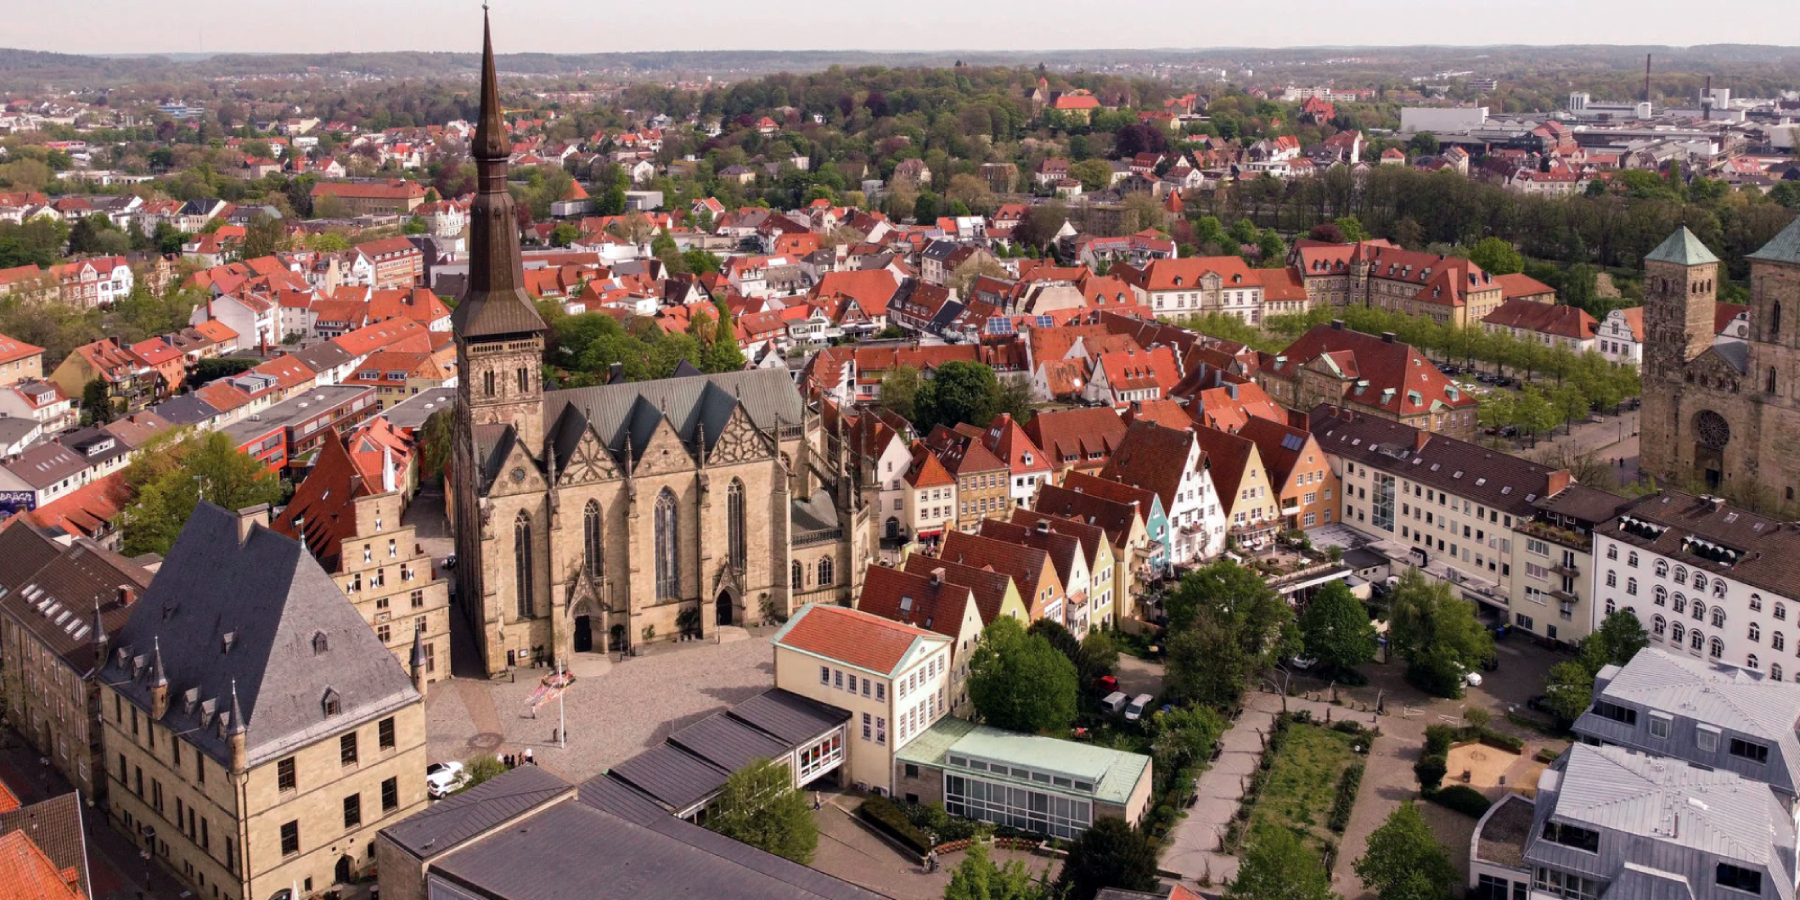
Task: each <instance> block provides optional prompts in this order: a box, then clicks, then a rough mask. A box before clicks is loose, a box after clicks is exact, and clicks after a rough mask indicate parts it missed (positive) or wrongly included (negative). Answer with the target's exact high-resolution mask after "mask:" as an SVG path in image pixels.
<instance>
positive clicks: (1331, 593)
mask: <svg viewBox="0 0 1800 900" xmlns="http://www.w3.org/2000/svg"><path fill="white" fill-rule="evenodd" d="M1300 639H1301V643H1302V644H1303V645H1304V646H1305V647H1306V653H1307V655H1309V656H1311V657H1313V658H1314V659H1316V660H1318V661H1319V663H1321V664H1322V665H1324V666H1326V667H1327V668H1329V669H1333V670H1337V669H1351V668H1355V667H1357V666H1360V665H1362V664H1363V663H1366V662H1368V661H1370V660H1372V659H1374V658H1375V649H1376V642H1375V625H1374V624H1373V623H1372V622H1370V621H1369V611H1368V610H1367V609H1365V608H1363V604H1362V601H1361V600H1358V599H1356V595H1354V594H1352V593H1350V588H1349V587H1348V586H1347V585H1345V584H1344V582H1342V581H1332V582H1330V583H1329V584H1326V585H1325V586H1324V587H1322V588H1320V589H1319V591H1318V592H1317V593H1315V594H1314V595H1313V598H1312V599H1311V600H1309V601H1307V604H1306V609H1304V610H1302V611H1301V612H1300Z"/></svg>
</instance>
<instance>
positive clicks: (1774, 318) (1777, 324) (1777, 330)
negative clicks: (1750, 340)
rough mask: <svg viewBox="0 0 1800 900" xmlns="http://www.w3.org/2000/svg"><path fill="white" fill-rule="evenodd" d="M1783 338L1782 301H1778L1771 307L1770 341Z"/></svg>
mask: <svg viewBox="0 0 1800 900" xmlns="http://www.w3.org/2000/svg"><path fill="white" fill-rule="evenodd" d="M1780 337H1781V301H1780V300H1777V301H1775V302H1774V303H1773V304H1771V305H1770V306H1769V340H1771V341H1773V340H1777V339H1779V338H1780Z"/></svg>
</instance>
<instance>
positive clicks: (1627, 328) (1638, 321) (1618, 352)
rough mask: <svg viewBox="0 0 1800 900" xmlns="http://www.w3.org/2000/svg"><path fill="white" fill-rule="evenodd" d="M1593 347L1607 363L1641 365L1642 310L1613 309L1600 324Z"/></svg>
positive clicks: (1642, 358)
mask: <svg viewBox="0 0 1800 900" xmlns="http://www.w3.org/2000/svg"><path fill="white" fill-rule="evenodd" d="M1594 338H1595V340H1594V347H1595V349H1597V350H1599V351H1600V355H1601V356H1604V357H1606V360H1607V361H1608V362H1614V363H1628V364H1630V365H1634V366H1636V365H1641V364H1643V362H1644V310H1643V307H1640V306H1634V307H1632V308H1630V309H1615V310H1613V311H1612V312H1609V313H1607V314H1606V318H1605V319H1603V320H1602V321H1601V322H1600V332H1599V333H1598V334H1596V335H1595V336H1594Z"/></svg>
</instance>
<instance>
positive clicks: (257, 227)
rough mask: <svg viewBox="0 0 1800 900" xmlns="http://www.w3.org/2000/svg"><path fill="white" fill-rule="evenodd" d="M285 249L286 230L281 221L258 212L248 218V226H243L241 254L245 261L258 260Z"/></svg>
mask: <svg viewBox="0 0 1800 900" xmlns="http://www.w3.org/2000/svg"><path fill="white" fill-rule="evenodd" d="M286 247H287V229H286V228H284V227H283V226H282V224H281V220H280V219H278V218H276V217H274V216H271V215H269V214H268V213H266V212H259V213H257V214H256V215H254V216H251V217H250V224H249V225H246V226H244V243H243V247H242V248H241V254H242V256H243V258H245V259H259V258H261V257H264V256H270V255H272V254H274V253H275V252H276V251H278V250H283V249H286Z"/></svg>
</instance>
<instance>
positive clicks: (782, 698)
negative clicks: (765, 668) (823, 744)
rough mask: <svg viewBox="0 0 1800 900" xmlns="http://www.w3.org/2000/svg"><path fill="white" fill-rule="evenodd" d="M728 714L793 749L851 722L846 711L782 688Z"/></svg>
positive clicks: (741, 704)
mask: <svg viewBox="0 0 1800 900" xmlns="http://www.w3.org/2000/svg"><path fill="white" fill-rule="evenodd" d="M727 714H728V715H730V716H731V717H732V718H734V719H737V720H738V721H740V722H743V723H745V724H746V725H749V726H751V727H753V728H757V729H759V730H761V731H763V732H765V733H767V734H769V735H772V736H773V737H774V738H775V739H776V740H779V741H781V742H783V743H785V744H787V745H789V746H793V747H798V746H799V745H800V744H801V743H802V742H804V741H808V740H811V739H813V738H815V737H818V736H819V735H821V734H824V733H825V732H827V731H830V730H831V729H832V728H833V727H835V726H838V725H842V724H843V723H845V722H848V721H850V713H849V712H847V711H845V710H842V709H839V708H837V707H835V706H831V705H830V704H826V703H820V702H819V701H817V700H812V699H809V698H807V697H802V696H800V695H799V694H796V693H793V692H791V691H784V690H782V689H781V688H770V689H769V690H766V691H763V692H762V693H760V694H757V695H756V696H754V697H751V698H750V699H748V700H745V701H744V702H742V703H739V704H738V705H736V706H734V707H732V708H731V709H730V711H729V712H728V713H727Z"/></svg>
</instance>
